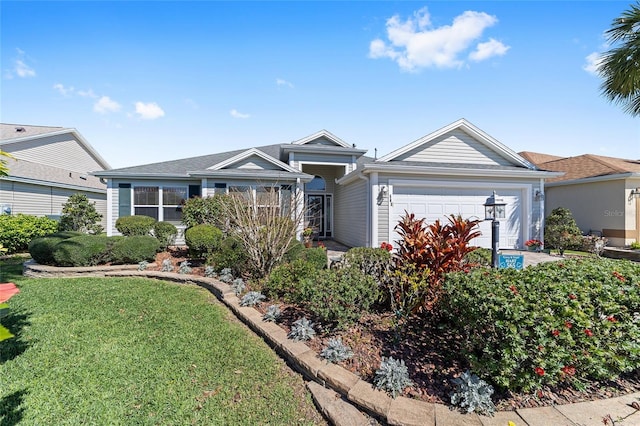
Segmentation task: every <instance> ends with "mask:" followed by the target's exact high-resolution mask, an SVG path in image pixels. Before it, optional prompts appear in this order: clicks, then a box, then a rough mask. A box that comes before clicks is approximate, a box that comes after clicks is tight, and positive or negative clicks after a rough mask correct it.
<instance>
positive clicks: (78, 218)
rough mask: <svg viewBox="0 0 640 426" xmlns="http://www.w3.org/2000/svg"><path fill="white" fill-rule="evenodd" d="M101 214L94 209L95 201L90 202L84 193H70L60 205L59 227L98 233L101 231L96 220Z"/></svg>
mask: <svg viewBox="0 0 640 426" xmlns="http://www.w3.org/2000/svg"><path fill="white" fill-rule="evenodd" d="M101 219H102V215H101V214H100V213H98V211H97V210H96V203H95V202H93V203H91V202H90V201H89V198H88V197H87V196H86V195H85V194H80V193H75V194H73V195H71V196H70V197H69V198H68V199H67V202H66V203H64V205H63V207H62V216H61V217H60V225H59V229H60V230H61V231H78V232H82V233H85V234H87V233H91V234H99V233H101V232H102V231H103V228H102V225H100V224H99V223H98V222H100V220H101Z"/></svg>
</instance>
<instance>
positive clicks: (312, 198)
mask: <svg viewBox="0 0 640 426" xmlns="http://www.w3.org/2000/svg"><path fill="white" fill-rule="evenodd" d="M332 201H333V197H332V196H331V194H308V195H307V203H306V208H307V214H306V224H305V226H308V227H311V228H313V232H314V235H315V236H317V237H318V238H327V237H331V236H332V235H333V205H332Z"/></svg>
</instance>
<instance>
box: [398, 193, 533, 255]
mask: <svg viewBox="0 0 640 426" xmlns="http://www.w3.org/2000/svg"><path fill="white" fill-rule="evenodd" d="M435 185H436V184H433V185H432V186H427V185H421V186H417V185H406V186H403V185H394V186H393V189H392V191H393V193H392V197H391V200H390V201H391V206H390V227H391V233H390V235H394V236H395V235H396V234H395V231H393V227H394V226H395V224H397V223H398V221H399V220H400V218H401V217H402V216H403V215H404V213H405V211H407V212H409V213H414V214H415V215H416V216H417V217H418V218H422V217H424V218H426V223H433V222H435V221H436V219H440V221H441V222H444V223H448V220H447V217H448V216H449V215H451V214H455V215H457V214H460V215H461V216H462V217H464V218H465V219H471V218H473V219H484V203H485V201H486V200H487V197H488V196H489V195H491V192H492V191H491V190H489V189H487V188H469V187H468V186H466V187H460V188H455V187H443V186H442V185H440V186H435ZM495 189H496V191H497V192H498V195H499V196H500V197H502V198H504V201H505V202H506V204H507V205H506V218H505V219H502V220H501V221H500V244H499V246H500V248H501V249H514V248H520V247H522V244H523V242H524V240H523V230H524V229H523V224H524V223H525V221H524V219H523V215H522V212H523V208H522V199H523V190H522V188H499V187H496V188H495ZM480 232H481V233H482V234H481V235H480V236H479V237H477V238H475V239H473V240H472V244H473V245H476V246H480V247H485V248H491V222H490V221H484V220H483V221H482V222H480ZM394 239H395V238H394Z"/></svg>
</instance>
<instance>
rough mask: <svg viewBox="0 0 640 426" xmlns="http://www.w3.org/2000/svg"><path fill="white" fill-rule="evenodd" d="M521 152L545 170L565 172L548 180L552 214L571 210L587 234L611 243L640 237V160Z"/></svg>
mask: <svg viewBox="0 0 640 426" xmlns="http://www.w3.org/2000/svg"><path fill="white" fill-rule="evenodd" d="M520 155H522V156H523V157H524V158H526V159H528V160H529V161H531V162H532V163H534V164H536V165H537V166H538V167H539V168H540V169H543V170H552V171H561V172H565V174H564V175H563V176H560V177H556V178H553V179H549V180H548V181H547V183H546V184H545V186H546V202H545V204H546V208H547V210H548V211H549V212H550V211H551V210H552V209H554V208H556V207H566V208H568V209H569V210H571V213H573V217H574V218H575V220H576V223H577V224H578V227H580V229H581V230H582V232H583V233H585V234H589V233H595V234H599V235H602V236H604V237H606V238H607V239H608V240H609V245H611V246H625V245H628V244H630V243H631V242H633V241H640V198H639V197H640V161H639V160H625V159H623V158H613V157H604V156H601V155H592V154H584V155H579V156H576V157H567V158H564V157H557V156H553V155H548V154H540V153H535V152H522V153H520ZM635 194H637V195H635Z"/></svg>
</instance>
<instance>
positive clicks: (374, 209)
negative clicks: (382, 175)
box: [367, 173, 380, 247]
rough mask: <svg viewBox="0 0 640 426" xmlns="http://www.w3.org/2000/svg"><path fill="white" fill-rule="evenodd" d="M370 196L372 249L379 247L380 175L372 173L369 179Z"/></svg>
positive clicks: (370, 242) (370, 243)
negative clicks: (378, 199)
mask: <svg viewBox="0 0 640 426" xmlns="http://www.w3.org/2000/svg"><path fill="white" fill-rule="evenodd" d="M368 189H369V191H368V192H369V196H368V197H367V198H368V199H369V200H371V201H370V202H369V206H370V208H369V210H371V213H370V215H371V241H369V245H370V246H371V247H377V245H378V203H377V198H378V191H379V189H380V186H379V185H378V173H371V176H370V177H369V188H368Z"/></svg>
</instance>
